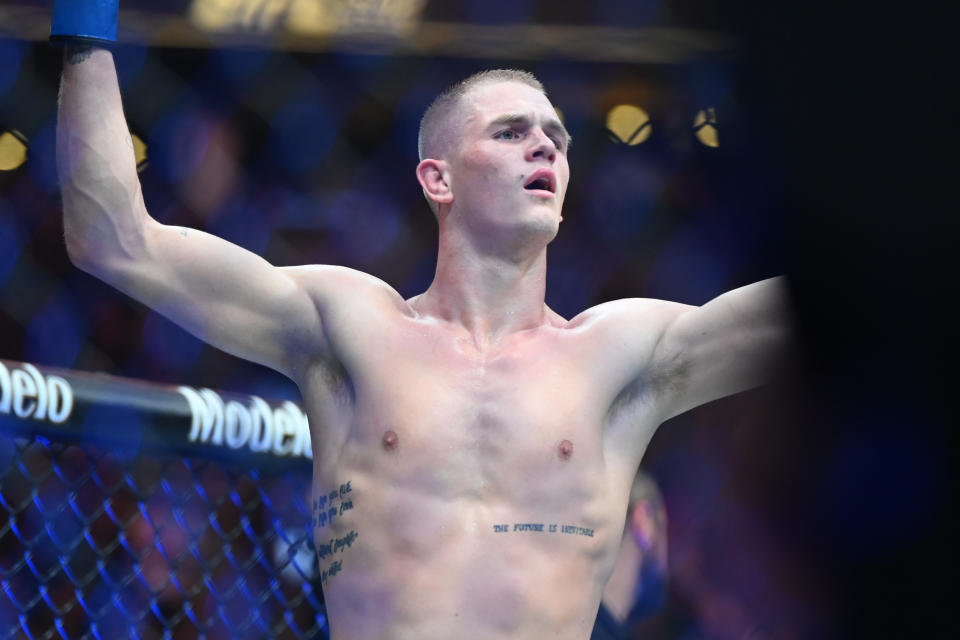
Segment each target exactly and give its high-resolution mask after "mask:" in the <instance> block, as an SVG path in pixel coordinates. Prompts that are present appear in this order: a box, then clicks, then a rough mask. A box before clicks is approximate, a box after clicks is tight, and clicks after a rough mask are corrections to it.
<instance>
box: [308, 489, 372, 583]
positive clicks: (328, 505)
mask: <svg viewBox="0 0 960 640" xmlns="http://www.w3.org/2000/svg"><path fill="white" fill-rule="evenodd" d="M352 493H353V488H352V487H351V486H350V481H349V480H348V481H347V482H346V483H344V484H341V485H340V488H339V489H333V490H332V491H329V492H327V493H324V494H322V495H316V496H314V498H313V516H312V517H311V519H310V525H309V528H310V530H311V531H313V532H314V533H315V535H314V540H315V544H316V547H317V558H318V559H319V561H320V563H321V570H320V583H321V584H326V583H327V581H328V580H329V579H330V578H332V577H333V576H335V575H337V574H338V573H340V571H341V570H342V569H343V560H342V559H341V558H338V557H337V556H338V555H341V554H343V552H344V551H345V550H346V549H349V548H350V547H351V546H353V543H354V541H355V540H356V539H357V538H358V537H359V535H360V534H358V533H357V532H356V531H355V530H353V529H351V530H350V531H349V532H347V533H346V534H344V535H342V536H323V535H322V534H323V532H324V530H326V529H329V528H330V527H331V526H332V525H333V523H334V521H336V520H339V519H340V518H342V517H343V514H344V513H346V512H347V511H350V510H351V509H353V496H352V495H351V494H352ZM326 562H329V564H327V565H326V568H322V567H323V565H324V563H326Z"/></svg>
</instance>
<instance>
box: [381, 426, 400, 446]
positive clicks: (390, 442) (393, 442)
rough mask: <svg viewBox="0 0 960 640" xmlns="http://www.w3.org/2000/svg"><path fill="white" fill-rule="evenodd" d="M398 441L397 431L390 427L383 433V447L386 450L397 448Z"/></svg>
mask: <svg viewBox="0 0 960 640" xmlns="http://www.w3.org/2000/svg"><path fill="white" fill-rule="evenodd" d="M399 442H400V438H398V437H397V432H396V431H393V430H392V429H391V430H389V431H387V432H386V433H384V434H383V441H382V444H383V448H384V449H386V450H387V451H393V450H394V449H396V448H397V444H398V443H399Z"/></svg>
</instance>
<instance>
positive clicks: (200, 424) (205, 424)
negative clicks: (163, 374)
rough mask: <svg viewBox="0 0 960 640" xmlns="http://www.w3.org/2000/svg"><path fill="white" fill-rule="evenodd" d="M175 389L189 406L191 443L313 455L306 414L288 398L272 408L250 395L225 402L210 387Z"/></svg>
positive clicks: (279, 453)
mask: <svg viewBox="0 0 960 640" xmlns="http://www.w3.org/2000/svg"><path fill="white" fill-rule="evenodd" d="M177 391H179V392H180V395H182V396H183V397H184V398H186V400H187V404H189V405H190V414H191V422H190V433H189V434H188V435H187V439H188V440H190V442H205V443H206V442H209V443H211V444H216V445H221V446H222V445H224V444H226V446H227V447H229V448H231V449H242V448H243V447H249V449H250V450H251V451H256V452H263V451H269V452H270V453H273V454H274V455H277V456H299V457H303V458H311V459H312V458H313V449H312V448H311V447H310V425H309V423H308V421H307V416H306V415H305V414H304V413H303V411H301V410H300V407H298V406H297V405H296V404H294V403H293V402H290V401H289V400H288V401H286V402H284V403H283V404H282V405H280V406H279V407H276V408H273V407H271V406H270V405H269V404H267V402H266V401H265V400H264V399H263V398H260V397H259V396H250V401H249V404H248V405H246V404H243V403H240V402H237V401H235V400H229V401H227V402H224V401H223V398H221V397H220V394H218V393H217V392H216V391H212V390H210V389H200V390H197V389H192V388H190V387H177Z"/></svg>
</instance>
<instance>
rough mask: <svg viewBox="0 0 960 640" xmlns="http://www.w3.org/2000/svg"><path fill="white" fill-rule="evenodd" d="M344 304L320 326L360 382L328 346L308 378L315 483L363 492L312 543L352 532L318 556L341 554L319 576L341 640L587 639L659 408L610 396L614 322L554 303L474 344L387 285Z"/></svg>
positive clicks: (319, 488)
mask: <svg viewBox="0 0 960 640" xmlns="http://www.w3.org/2000/svg"><path fill="white" fill-rule="evenodd" d="M351 307H352V308H348V309H343V310H342V312H338V313H337V314H336V315H337V317H339V318H343V319H344V326H342V327H341V326H339V323H330V324H328V325H327V328H328V330H330V331H332V332H333V333H334V334H335V335H337V334H340V332H342V336H343V339H342V340H340V339H338V340H337V343H338V344H340V345H341V347H342V348H343V356H344V360H345V363H346V369H347V370H348V371H350V372H351V373H352V375H351V379H352V385H351V386H352V388H351V389H347V388H339V389H330V388H329V386H328V385H326V384H324V382H325V381H328V380H329V379H330V378H329V376H325V375H323V374H322V373H321V371H320V369H321V368H322V367H323V366H324V365H323V363H322V362H317V363H316V364H315V365H314V367H313V368H312V369H308V370H307V371H306V372H305V376H304V381H303V382H302V383H301V384H302V386H301V388H302V390H303V398H304V400H305V403H306V407H307V411H308V415H309V418H310V424H311V425H327V426H328V429H329V431H328V432H327V433H326V434H324V437H323V440H322V441H323V442H324V443H325V445H323V446H322V447H316V448H315V452H314V456H315V457H314V460H315V464H316V467H315V475H314V493H315V495H322V494H325V493H328V492H329V491H330V490H331V489H335V488H336V487H339V486H341V485H342V484H343V483H346V482H348V481H349V482H350V486H351V492H350V494H349V495H350V496H351V502H352V505H353V507H352V508H351V509H350V510H348V511H346V512H344V513H343V515H342V516H337V517H334V518H333V520H332V522H331V523H330V524H329V525H327V526H325V527H319V528H318V529H316V530H315V541H316V542H317V546H318V548H321V547H322V545H323V544H324V543H325V542H329V541H330V540H336V539H340V538H343V537H345V536H347V535H349V534H350V532H352V531H353V532H356V534H357V535H356V540H355V542H354V543H353V544H352V545H351V547H350V548H349V549H345V550H343V551H342V552H338V553H335V554H333V555H332V556H329V557H324V558H323V559H322V560H321V568H326V567H327V566H329V565H331V564H332V563H333V562H335V561H338V560H339V561H341V565H340V566H341V569H340V571H339V572H338V573H337V574H336V575H335V576H333V577H331V578H329V579H328V580H327V581H326V582H325V583H324V585H323V588H324V594H325V597H326V603H327V610H328V613H329V616H330V621H331V624H332V629H333V632H334V638H336V639H337V640H341V639H347V640H350V639H355V638H409V639H414V638H437V639H440V638H463V637H467V638H491V639H493V638H497V639H501V638H529V639H531V640H533V639H539V638H569V639H571V640H573V639H577V640H584V639H585V638H586V637H587V636H588V635H589V632H590V629H591V628H592V625H593V621H594V618H595V616H596V611H597V607H598V604H599V598H600V595H601V593H602V590H603V587H604V585H605V583H606V579H607V577H608V575H609V573H610V571H611V570H612V563H613V561H614V559H615V558H616V554H617V551H618V549H619V545H620V541H621V536H622V533H623V525H624V514H625V513H626V506H627V500H628V497H629V491H630V486H631V483H632V481H633V477H634V475H635V472H636V468H637V466H638V464H639V462H640V457H641V455H642V453H643V449H644V447H645V444H646V441H647V439H648V438H649V436H650V435H652V433H653V430H654V428H655V427H656V425H657V424H658V423H659V422H660V420H661V419H662V417H661V416H660V415H658V414H657V413H656V411H655V410H654V408H653V407H652V406H651V405H648V404H646V403H645V402H643V401H642V400H633V401H631V402H627V403H624V404H622V406H620V408H618V409H617V408H614V405H615V403H616V400H617V398H618V396H620V393H621V391H622V389H623V387H624V380H623V379H621V378H620V377H619V376H618V375H617V371H616V367H610V366H609V364H610V362H611V360H610V358H611V356H612V355H613V354H614V353H615V350H616V339H615V332H614V331H612V328H611V327H608V326H604V317H603V315H602V314H596V315H594V316H590V315H587V316H585V317H582V318H579V319H578V320H577V321H576V322H568V321H566V320H564V319H562V318H560V317H558V316H556V315H555V314H552V313H551V314H550V316H549V318H550V321H549V322H548V323H547V324H546V325H544V326H542V327H537V328H535V329H531V330H528V331H524V332H521V333H518V334H515V335H512V336H510V337H509V339H507V340H505V341H504V342H503V344H501V345H498V346H497V347H496V348H493V349H489V350H486V351H483V352H481V351H475V350H470V349H464V348H463V347H462V343H459V342H458V340H457V338H458V337H461V336H462V333H463V331H462V329H458V328H457V327H455V326H450V325H448V324H446V323H442V322H438V321H436V320H434V319H431V318H425V317H421V316H419V315H418V314H417V312H416V311H414V310H413V309H412V308H411V307H410V305H409V304H408V303H407V302H406V301H404V300H402V299H400V298H399V296H395V294H392V293H390V292H388V291H383V290H381V291H379V292H378V293H377V295H376V296H375V298H374V299H373V300H370V299H365V298H360V299H359V300H357V301H356V302H354V303H353V304H351ZM348 336H349V337H348ZM337 337H338V338H339V337H340V336H339V335H337ZM640 395H641V396H642V394H640ZM349 398H355V400H353V401H348V399H349ZM621 399H622V398H621ZM384 424H389V425H391V427H390V429H389V430H388V431H386V432H385V431H384V428H383V427H382V426H381V425H384ZM573 443H577V444H576V453H574V444H573ZM334 506H336V504H334ZM518 523H519V524H528V523H533V524H542V525H543V530H542V531H538V530H518V531H515V530H514V525H515V524H518ZM551 524H552V525H556V526H555V530H554V531H553V532H550V525H551ZM494 525H506V528H507V531H505V532H497V531H495V529H494ZM564 527H567V530H568V532H564V531H563V530H564ZM585 531H589V532H590V535H587V534H586V533H585Z"/></svg>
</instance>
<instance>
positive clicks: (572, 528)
mask: <svg viewBox="0 0 960 640" xmlns="http://www.w3.org/2000/svg"><path fill="white" fill-rule="evenodd" d="M513 531H531V532H534V533H548V534H549V533H560V534H566V535H571V536H587V537H589V538H592V537H593V529H588V528H586V527H580V526H577V525H574V524H561V525H558V524H556V523H554V522H514V523H513V524H512V525H510V524H495V525H493V532H494V533H510V532H513Z"/></svg>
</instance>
